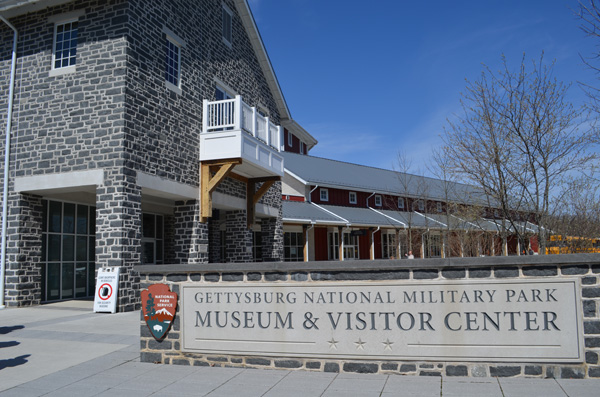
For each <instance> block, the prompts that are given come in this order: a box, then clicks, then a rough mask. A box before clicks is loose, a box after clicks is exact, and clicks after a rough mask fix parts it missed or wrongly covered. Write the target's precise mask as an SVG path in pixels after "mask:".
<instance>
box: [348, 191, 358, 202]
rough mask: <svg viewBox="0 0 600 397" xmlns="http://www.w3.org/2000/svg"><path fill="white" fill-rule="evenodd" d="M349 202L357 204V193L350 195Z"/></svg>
mask: <svg viewBox="0 0 600 397" xmlns="http://www.w3.org/2000/svg"><path fill="white" fill-rule="evenodd" d="M348 200H349V201H350V204H356V192H350V193H348Z"/></svg>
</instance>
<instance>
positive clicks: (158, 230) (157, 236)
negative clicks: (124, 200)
mask: <svg viewBox="0 0 600 397" xmlns="http://www.w3.org/2000/svg"><path fill="white" fill-rule="evenodd" d="M163 251H164V218H163V216H162V215H156V214H148V213H144V214H143V215H142V263H143V264H145V265H155V264H162V263H164V252H163Z"/></svg>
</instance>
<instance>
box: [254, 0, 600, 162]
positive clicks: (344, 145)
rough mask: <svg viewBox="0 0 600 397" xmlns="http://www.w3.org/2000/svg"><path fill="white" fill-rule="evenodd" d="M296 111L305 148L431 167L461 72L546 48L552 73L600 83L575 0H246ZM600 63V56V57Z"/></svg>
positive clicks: (453, 112)
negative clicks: (401, 158) (310, 141)
mask: <svg viewBox="0 0 600 397" xmlns="http://www.w3.org/2000/svg"><path fill="white" fill-rule="evenodd" d="M249 4H250V8H251V10H252V13H253V15H254V18H255V20H256V23H257V26H258V29H259V31H260V34H261V36H262V39H263V42H264V44H265V47H266V49H267V52H268V54H269V57H270V59H271V63H272V64H273V68H274V70H275V74H276V75H277V78H278V80H279V84H280V86H281V89H282V91H283V95H284V97H285V98H286V101H287V104H288V107H289V109H290V112H291V114H292V117H293V119H294V120H296V121H297V122H298V123H299V124H300V125H302V126H303V127H304V128H305V129H306V130H307V131H308V132H309V133H310V134H311V135H313V136H314V137H315V138H316V139H317V140H318V141H319V143H318V144H317V146H315V147H314V148H313V149H312V150H311V151H310V154H311V155H313V156H319V157H326V158H331V159H336V160H341V161H348V162H352V163H358V164H364V165H369V166H373V167H380V168H386V169H399V165H398V154H399V153H404V155H405V156H406V157H407V158H408V159H409V160H410V162H411V164H412V168H411V171H412V172H415V173H425V174H430V172H429V171H428V170H427V165H428V164H430V163H431V154H432V149H434V148H436V147H439V146H440V145H441V144H442V141H441V138H440V135H441V134H442V133H443V131H444V128H445V127H447V125H448V124H447V123H448V119H450V120H451V119H453V118H456V117H457V116H459V115H460V114H462V108H461V102H460V99H461V93H462V92H465V87H466V80H469V81H474V80H477V79H478V78H479V77H480V76H481V73H482V71H483V65H487V66H488V67H489V68H490V69H491V70H492V71H498V70H499V69H500V68H501V63H502V55H504V56H505V57H506V59H507V62H508V64H509V67H510V68H511V69H516V68H518V66H519V65H520V62H521V59H522V57H523V55H524V54H525V57H526V59H527V62H531V61H532V60H534V59H539V57H540V55H541V53H542V52H543V53H544V59H545V61H547V62H548V63H550V62H552V61H553V60H554V61H555V66H554V76H555V77H556V78H557V79H558V80H559V81H562V82H564V83H566V84H572V85H571V87H570V89H569V91H568V94H567V97H568V99H569V101H571V102H572V103H573V104H574V105H575V106H582V105H583V104H584V103H585V101H586V100H587V98H586V96H585V93H584V91H583V90H582V89H581V86H580V85H579V84H578V83H585V84H594V85H597V86H598V85H600V81H598V77H599V76H597V75H596V74H594V73H593V71H592V70H590V69H589V67H587V66H586V65H585V64H584V63H583V62H582V60H581V57H582V56H583V57H586V58H590V57H592V56H593V53H594V51H595V50H596V45H600V39H593V38H589V37H586V36H585V34H584V32H583V31H581V29H580V25H581V21H580V20H579V19H578V17H577V16H576V15H575V11H576V10H577V9H578V2H577V0H520V1H519V0H501V1H496V0H472V1H471V0H469V1H466V0H465V1H462V0H457V1H447V0H444V1H441V0H430V1H414V0H413V1H405V0H371V1H364V0H361V1H359V0H249ZM598 64H600V61H598Z"/></svg>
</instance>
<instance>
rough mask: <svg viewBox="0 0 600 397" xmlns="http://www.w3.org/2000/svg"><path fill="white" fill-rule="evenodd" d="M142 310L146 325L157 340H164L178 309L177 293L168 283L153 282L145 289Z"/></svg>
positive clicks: (142, 294)
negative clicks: (171, 289) (170, 288)
mask: <svg viewBox="0 0 600 397" xmlns="http://www.w3.org/2000/svg"><path fill="white" fill-rule="evenodd" d="M141 296H142V312H143V313H144V320H145V321H146V325H147V326H148V329H149V330H150V333H152V336H153V337H154V339H156V340H162V339H163V338H164V337H165V336H166V335H167V332H168V331H169V328H171V324H172V323H173V318H175V311H176V310H177V294H176V293H175V292H171V291H169V286H168V285H166V284H153V285H151V286H150V287H148V289H147V290H143V291H142V293H141Z"/></svg>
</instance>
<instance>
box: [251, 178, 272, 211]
mask: <svg viewBox="0 0 600 397" xmlns="http://www.w3.org/2000/svg"><path fill="white" fill-rule="evenodd" d="M250 181H252V183H255V180H254V179H250ZM274 183H275V181H266V182H264V183H263V184H262V186H261V187H260V188H259V189H258V191H257V192H256V193H254V197H253V198H252V204H253V205H256V203H258V201H259V200H260V199H261V198H262V196H264V195H265V193H266V192H267V191H268V190H269V189H270V188H271V186H273V184H274ZM248 185H250V182H248ZM255 186H256V185H255Z"/></svg>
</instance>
